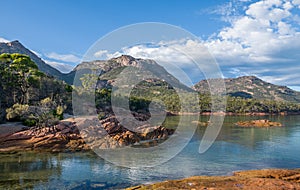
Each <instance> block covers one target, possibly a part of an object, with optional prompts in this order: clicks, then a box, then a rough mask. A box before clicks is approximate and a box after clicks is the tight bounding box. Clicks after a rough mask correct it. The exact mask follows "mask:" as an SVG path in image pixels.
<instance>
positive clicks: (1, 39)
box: [0, 37, 10, 43]
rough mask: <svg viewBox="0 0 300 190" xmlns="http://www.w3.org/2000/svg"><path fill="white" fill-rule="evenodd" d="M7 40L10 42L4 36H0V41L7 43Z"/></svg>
mask: <svg viewBox="0 0 300 190" xmlns="http://www.w3.org/2000/svg"><path fill="white" fill-rule="evenodd" d="M7 42H10V41H9V40H7V39H5V38H2V37H0V43H7Z"/></svg>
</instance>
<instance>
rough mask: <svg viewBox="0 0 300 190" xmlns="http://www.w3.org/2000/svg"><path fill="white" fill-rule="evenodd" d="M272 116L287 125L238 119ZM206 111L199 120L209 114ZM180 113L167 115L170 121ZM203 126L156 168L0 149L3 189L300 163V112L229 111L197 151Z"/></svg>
mask: <svg viewBox="0 0 300 190" xmlns="http://www.w3.org/2000/svg"><path fill="white" fill-rule="evenodd" d="M258 118H259V119H263V118H266V119H270V120H273V121H280V122H281V123H283V124H284V125H285V127H278V128H239V127H235V126H234V125H233V123H234V122H236V121H240V120H251V119H258ZM207 119H208V118H207V117H202V119H201V120H203V121H205V120H207ZM177 120H178V117H168V121H167V122H166V123H167V125H169V126H172V125H174V123H176V121H177ZM204 130H205V128H203V127H202V128H201V127H199V128H198V129H197V131H196V133H195V135H194V137H193V139H192V140H191V141H190V143H189V144H188V145H187V146H186V147H185V149H184V150H183V151H182V152H181V153H180V154H178V155H177V156H176V157H174V158H173V159H171V160H170V161H168V162H167V163H164V164H162V165H160V166H157V167H154V168H142V169H129V168H124V167H118V166H115V165H113V164H110V163H108V162H106V161H104V160H103V159H101V158H99V157H98V156H97V155H95V154H93V153H59V154H50V153H15V154H0V189H17V188H29V189H31V188H34V189H120V188H125V187H129V186H132V185H137V184H141V183H152V182H156V181H162V180H167V179H178V178H183V177H189V176H193V175H230V174H232V172H233V171H237V170H248V169H261V168H300V117H299V116H281V117H280V116H273V117H269V116H265V117H249V116H247V117H245V116H238V117H237V116H228V117H226V118H225V122H224V125H223V127H222V130H221V133H220V134H219V136H218V138H217V140H216V142H215V143H214V144H213V146H212V147H211V148H210V149H209V150H208V151H207V152H205V153H204V154H199V153H198V148H199V143H200V140H201V137H202V135H203V132H204Z"/></svg>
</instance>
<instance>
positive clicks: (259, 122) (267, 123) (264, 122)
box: [235, 119, 282, 127]
mask: <svg viewBox="0 0 300 190" xmlns="http://www.w3.org/2000/svg"><path fill="white" fill-rule="evenodd" d="M235 125H237V126H239V127H282V124H281V123H279V122H273V121H270V120H267V119H260V120H252V121H239V122H237V123H235Z"/></svg>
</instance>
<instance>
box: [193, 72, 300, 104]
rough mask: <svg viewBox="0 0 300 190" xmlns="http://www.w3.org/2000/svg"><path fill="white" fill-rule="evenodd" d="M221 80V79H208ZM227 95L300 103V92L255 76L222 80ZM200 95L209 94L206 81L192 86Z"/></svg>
mask: <svg viewBox="0 0 300 190" xmlns="http://www.w3.org/2000/svg"><path fill="white" fill-rule="evenodd" d="M210 80H223V79H210ZM224 82H225V85H226V93H227V95H230V96H233V97H243V98H255V99H260V100H262V99H267V100H276V101H289V102H294V103H300V92H297V91H294V90H292V89H290V88H288V87H286V86H279V85H274V84H271V83H268V82H266V81H263V80H261V79H259V78H257V77H255V76H243V77H238V78H227V79H224ZM193 89H195V90H196V91H198V92H200V93H209V87H208V83H207V80H202V81H200V82H198V83H197V84H196V85H194V86H193Z"/></svg>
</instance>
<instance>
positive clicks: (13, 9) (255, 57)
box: [0, 0, 300, 89]
mask: <svg viewBox="0 0 300 190" xmlns="http://www.w3.org/2000/svg"><path fill="white" fill-rule="evenodd" d="M299 6H300V1H299V0H255V1H251V0H231V1H230V0H229V1H224V0H218V1H217V0H211V1H209V0H207V1H196V0H194V1H192V0H191V1H183V0H181V1H179V0H175V1H158V0H151V1H150V0H144V1H139V0H130V1H129V0H128V1H125V0H119V1H116V0H111V1H96V0H94V1H93V0H89V1H86V0H77V1H71V0H68V1H67V0H61V1H58V0H52V1H39V0H27V1H22V0H10V1H2V2H1V11H0V17H1V22H2V27H1V28H0V38H1V39H0V41H5V40H16V39H17V40H19V41H21V42H22V43H23V44H24V45H25V46H26V47H28V48H30V49H31V50H33V51H35V52H37V53H38V54H39V55H40V56H41V57H42V58H43V59H44V60H45V61H46V62H47V63H49V64H51V65H53V66H56V67H58V68H60V69H61V70H63V71H67V70H70V69H71V68H72V67H70V66H68V65H72V66H74V65H76V64H77V63H78V62H80V60H81V58H82V56H83V55H84V54H85V52H86V51H87V50H88V48H89V47H90V46H91V45H92V44H93V43H94V42H95V41H97V40H98V39H99V38H101V37H102V36H103V35H105V34H107V33H109V32H111V31H113V30H115V29H117V28H119V27H122V26H126V25H129V24H134V23H140V22H163V23H168V24H172V25H176V26H179V27H182V28H184V29H186V30H188V31H190V32H191V33H193V34H195V35H196V36H198V37H199V39H200V41H201V45H204V46H205V47H207V48H208V50H209V51H210V52H211V53H212V55H213V56H214V57H215V58H216V60H217V61H218V63H219V65H220V67H221V70H222V72H223V74H224V76H225V77H236V76H241V75H256V76H258V77H261V78H262V79H264V80H267V81H268V82H272V83H275V84H281V85H288V86H290V87H293V88H294V89H300V88H299V86H300V77H299V73H300V65H299V63H298V60H299V59H300V54H299V52H300V33H299V31H300V29H299V28H300V27H299V26H300V24H299V23H300V16H299V15H300V14H299ZM190 44H191V43H186V44H183V45H182V48H186V46H187V45H190ZM192 44H195V43H192ZM197 45H198V44H196V46H195V47H197ZM147 48H148V47H144V49H146V50H147ZM189 48H190V47H189ZM126 52H131V53H133V54H134V55H140V54H139V52H132V51H131V49H127V51H126ZM157 52H161V51H157ZM148 56H154V57H155V56H157V55H153V54H151V55H150V54H149V55H148ZM66 65H67V66H66Z"/></svg>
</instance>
